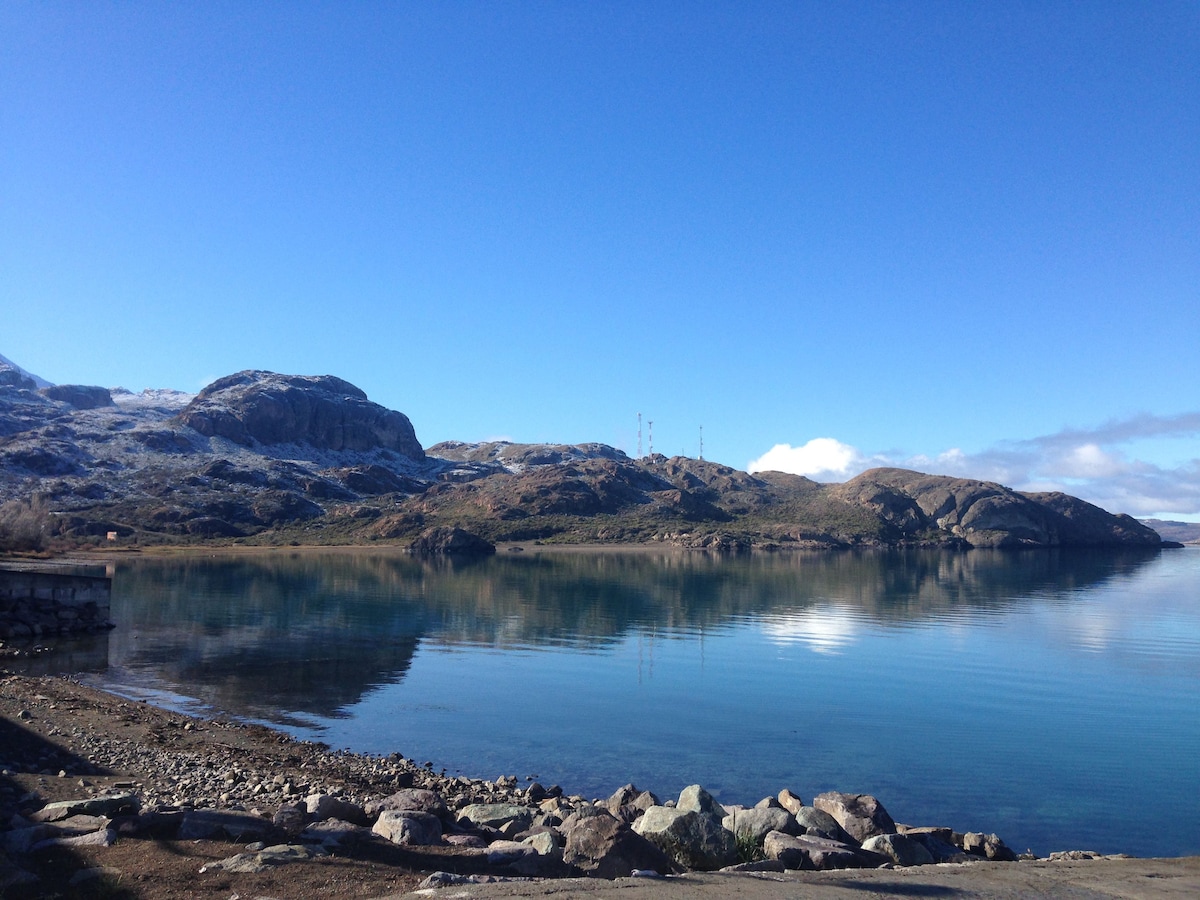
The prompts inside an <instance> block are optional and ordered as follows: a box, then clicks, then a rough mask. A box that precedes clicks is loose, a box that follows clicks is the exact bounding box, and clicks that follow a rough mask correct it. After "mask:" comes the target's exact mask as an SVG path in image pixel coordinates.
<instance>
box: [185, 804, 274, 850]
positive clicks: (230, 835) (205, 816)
mask: <svg viewBox="0 0 1200 900" xmlns="http://www.w3.org/2000/svg"><path fill="white" fill-rule="evenodd" d="M273 827H274V826H273V825H272V824H271V822H270V820H269V819H264V818H262V817H260V816H256V815H254V814H253V813H247V812H234V811H231V810H216V809H193V810H189V811H188V812H186V813H184V814H183V821H182V822H180V823H179V840H181V841H197V840H200V841H205V840H227V841H240V842H245V843H249V842H250V841H257V840H262V839H263V838H264V837H267V836H268V835H269V834H270V833H271V830H272V828H273Z"/></svg>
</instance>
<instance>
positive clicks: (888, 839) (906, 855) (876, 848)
mask: <svg viewBox="0 0 1200 900" xmlns="http://www.w3.org/2000/svg"><path fill="white" fill-rule="evenodd" d="M862 848H863V849H864V850H869V851H870V852H872V853H878V854H880V855H881V856H886V857H887V858H888V859H890V860H891V861H892V862H894V863H895V864H896V865H898V866H928V865H930V864H932V863H934V862H936V860H935V859H934V858H933V854H932V853H930V852H929V851H928V850H927V849H926V848H925V845H924V844H923V843H922V842H921V841H919V840H917V838H915V837H911V836H909V835H906V834H877V835H875V837H872V838H867V839H866V840H865V841H863V844H862Z"/></svg>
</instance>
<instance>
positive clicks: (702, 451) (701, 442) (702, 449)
mask: <svg viewBox="0 0 1200 900" xmlns="http://www.w3.org/2000/svg"><path fill="white" fill-rule="evenodd" d="M700 459H701V460H703V459H704V426H703V425H701V426H700Z"/></svg>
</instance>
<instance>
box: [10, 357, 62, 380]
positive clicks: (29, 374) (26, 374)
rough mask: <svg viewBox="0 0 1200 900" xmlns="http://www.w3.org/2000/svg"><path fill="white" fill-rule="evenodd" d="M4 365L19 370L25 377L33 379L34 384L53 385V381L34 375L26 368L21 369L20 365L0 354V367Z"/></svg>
mask: <svg viewBox="0 0 1200 900" xmlns="http://www.w3.org/2000/svg"><path fill="white" fill-rule="evenodd" d="M5 367H7V368H10V369H16V370H17V371H18V372H20V373H21V374H22V375H24V376H25V377H26V378H28V379H30V380H31V381H33V383H34V384H36V385H37V386H38V387H40V388H45V387H53V386H54V383H53V382H51V381H47V380H46V379H45V378H42V377H40V376H38V375H34V374H33V373H32V372H30V371H29V370H28V369H22V368H21V367H20V366H18V365H17V364H16V363H15V362H13V361H12V360H11V359H9V358H8V357H7V356H0V369H2V368H5Z"/></svg>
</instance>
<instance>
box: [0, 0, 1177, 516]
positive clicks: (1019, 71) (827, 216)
mask: <svg viewBox="0 0 1200 900" xmlns="http://www.w3.org/2000/svg"><path fill="white" fill-rule="evenodd" d="M0 312H2V317H0V329H2V330H0V353H2V354H4V355H5V356H7V357H9V358H11V359H12V360H14V361H16V362H17V363H19V364H20V365H22V366H24V367H25V368H26V369H29V370H31V371H33V372H35V373H37V374H38V375H41V376H43V377H45V378H48V379H49V380H51V381H54V382H59V383H71V382H82V383H93V384H102V385H106V386H116V385H122V386H125V387H129V388H131V389H135V390H136V389H140V388H144V387H173V388H178V389H181V390H187V391H195V390H198V389H199V388H200V387H202V386H203V385H204V384H206V383H207V382H209V381H211V380H213V379H215V378H217V377H219V376H221V375H225V374H228V373H231V372H234V371H237V370H240V369H245V368H265V369H272V370H275V371H281V372H289V373H297V374H319V373H331V374H336V375H339V376H341V377H343V378H346V379H348V380H350V381H352V382H354V383H355V384H357V385H359V386H360V387H362V388H363V389H364V390H365V391H366V392H367V393H368V394H369V395H370V397H371V398H372V399H374V400H376V401H378V402H380V403H383V404H385V405H387V406H389V407H392V408H395V409H399V410H401V411H403V412H405V413H406V414H408V416H409V417H410V418H411V419H412V421H413V424H414V426H415V427H416V430H417V435H418V437H419V438H420V439H421V441H422V442H423V443H424V444H426V445H429V444H432V443H434V442H436V441H440V440H445V439H448V438H455V439H462V440H481V439H487V438H496V437H506V438H510V439H513V440H519V441H543V440H552V441H566V442H579V441H587V440H598V441H604V442H606V443H611V444H614V445H617V446H620V447H622V448H623V449H625V450H626V451H627V452H629V453H630V454H633V453H634V452H635V451H636V449H637V446H636V442H637V435H636V428H637V413H638V412H641V413H642V414H643V416H644V418H645V419H646V420H647V421H648V420H653V421H654V449H655V450H656V451H661V452H665V453H668V454H675V453H680V452H685V453H686V454H688V455H691V456H695V455H696V454H697V453H698V451H699V446H698V439H699V432H700V427H701V426H703V429H704V431H703V434H704V455H705V457H706V458H709V459H715V460H718V461H720V462H725V463H729V464H730V465H734V466H737V467H738V468H746V467H747V466H748V465H750V464H751V462H752V461H755V460H759V458H760V457H763V456H764V454H767V453H768V451H771V450H772V448H777V449H776V451H774V453H775V455H774V456H772V457H771V458H770V459H769V462H771V463H772V464H775V465H778V466H784V467H791V468H792V469H794V470H796V471H806V472H809V473H811V474H814V475H816V476H817V477H821V478H824V479H826V480H842V479H843V478H844V477H846V476H847V475H849V474H853V473H854V472H856V471H858V470H861V469H862V468H863V467H865V466H867V465H871V464H876V463H880V462H882V463H894V464H906V465H913V466H915V467H917V468H925V469H926V470H929V471H944V472H952V473H954V474H963V475H971V476H974V477H986V478H995V479H996V480H1001V481H1004V482H1005V483H1009V484H1013V485H1014V486H1017V487H1027V488H1028V487H1032V488H1039V487H1062V488H1064V489H1067V490H1069V491H1071V492H1072V493H1077V494H1080V495H1081V496H1085V497H1086V498H1088V499H1091V500H1093V501H1095V502H1099V503H1101V505H1104V506H1106V508H1109V509H1114V510H1123V511H1128V512H1133V513H1136V514H1139V515H1149V514H1155V513H1160V514H1167V515H1170V516H1171V517H1173V518H1200V378H1198V377H1197V370H1198V368H1200V365H1198V364H1200V4H1197V3H1196V2H1151V3H1145V2H1130V3H1116V4H1114V3H1104V2H1088V3H1078V2H1066V3H1055V2H1037V3H1020V2H991V3H989V2H978V3H960V2H947V3H941V2H894V3H841V2H839V3H832V2H830V3H825V2H822V3H805V2H788V3H765V2H764V3H753V2H751V3H744V2H737V3H705V2H696V3H653V2H650V3H646V2H619V3H604V2H587V3H582V2H556V3H522V2H513V3H497V2H479V3H472V2H462V3H435V2H429V3H400V2H394V3H347V2H331V3H255V2H247V0H239V2H235V3H218V2H205V3H196V4H178V3H155V2H141V3H104V2H96V3H75V2H70V3H55V2H21V0H7V2H5V3H3V4H0ZM814 440H816V443H810V442H812V441H814ZM777 445H783V446H780V447H777ZM644 449H645V447H644Z"/></svg>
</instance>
